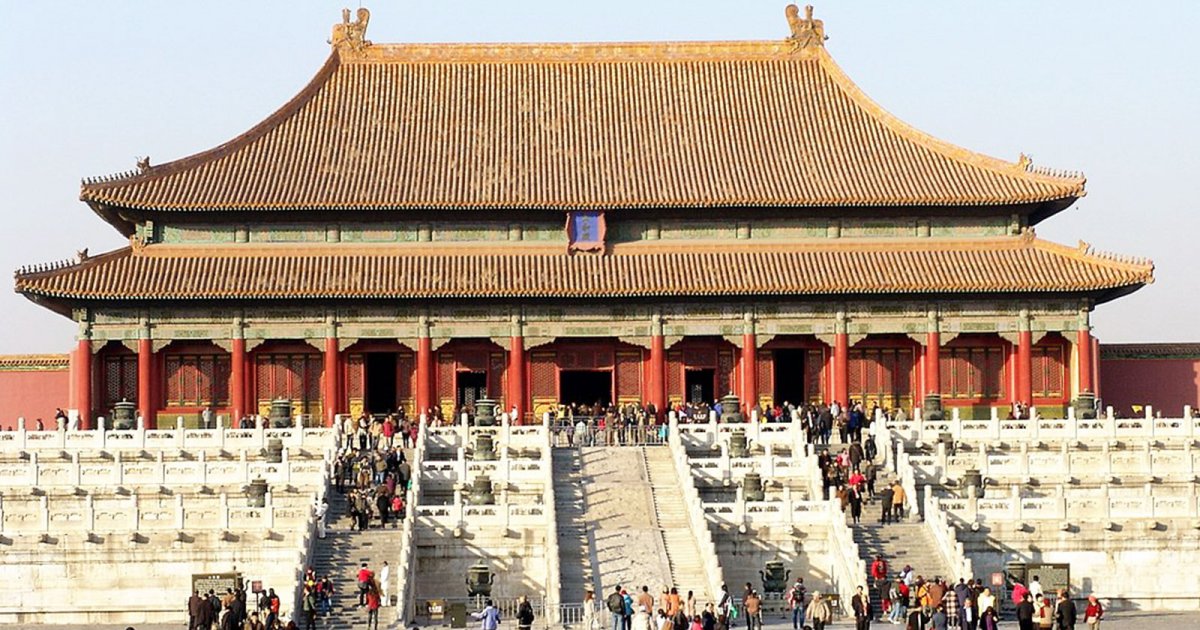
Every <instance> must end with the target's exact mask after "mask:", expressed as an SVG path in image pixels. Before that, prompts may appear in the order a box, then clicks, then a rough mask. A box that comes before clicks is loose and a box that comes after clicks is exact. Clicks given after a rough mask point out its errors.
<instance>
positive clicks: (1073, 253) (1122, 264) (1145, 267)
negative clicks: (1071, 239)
mask: <svg viewBox="0 0 1200 630" xmlns="http://www.w3.org/2000/svg"><path fill="white" fill-rule="evenodd" d="M1035 245H1036V247H1038V248H1039V249H1041V250H1043V251H1049V252H1052V253H1055V254H1060V255H1064V256H1068V257H1071V258H1074V259H1076V260H1083V261H1088V262H1102V263H1106V264H1108V265H1109V266H1111V267H1119V268H1122V269H1125V270H1128V271H1134V272H1141V273H1144V274H1146V275H1147V277H1148V280H1147V282H1149V283H1153V282H1154V276H1153V273H1154V261H1153V260H1152V259H1150V258H1146V257H1143V256H1131V255H1127V254H1117V253H1115V252H1110V251H1107V250H1097V249H1095V248H1093V247H1092V245H1091V243H1088V242H1087V241H1083V240H1081V241H1079V243H1078V244H1077V245H1076V246H1075V247H1071V246H1070V245H1066V244H1063V243H1056V242H1054V241H1047V240H1042V239H1040V238H1039V239H1036V240H1035Z"/></svg>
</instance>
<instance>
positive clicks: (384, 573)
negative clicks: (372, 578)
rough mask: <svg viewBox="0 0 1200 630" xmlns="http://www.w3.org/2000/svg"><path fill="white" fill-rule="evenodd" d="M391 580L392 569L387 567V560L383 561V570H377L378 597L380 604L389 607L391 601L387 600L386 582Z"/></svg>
mask: <svg viewBox="0 0 1200 630" xmlns="http://www.w3.org/2000/svg"><path fill="white" fill-rule="evenodd" d="M391 579H392V567H391V566H389V565H388V563H387V560H384V561H383V568H382V569H380V570H379V596H380V598H381V600H382V601H381V602H380V604H381V605H383V606H390V605H391V604H390V603H389V602H390V601H391V600H390V599H389V598H388V581H389V580H391Z"/></svg>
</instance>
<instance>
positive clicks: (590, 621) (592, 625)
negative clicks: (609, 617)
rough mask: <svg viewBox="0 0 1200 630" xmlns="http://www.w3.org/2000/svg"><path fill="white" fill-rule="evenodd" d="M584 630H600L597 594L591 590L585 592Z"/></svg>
mask: <svg viewBox="0 0 1200 630" xmlns="http://www.w3.org/2000/svg"><path fill="white" fill-rule="evenodd" d="M583 630H599V629H598V628H597V627H596V594H595V593H593V592H592V589H590V588H589V589H587V590H586V591H584V592H583Z"/></svg>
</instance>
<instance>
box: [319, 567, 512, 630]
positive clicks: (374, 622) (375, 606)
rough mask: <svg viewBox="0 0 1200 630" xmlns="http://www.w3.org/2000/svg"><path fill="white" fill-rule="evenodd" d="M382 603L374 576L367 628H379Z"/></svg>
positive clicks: (370, 589)
mask: <svg viewBox="0 0 1200 630" xmlns="http://www.w3.org/2000/svg"><path fill="white" fill-rule="evenodd" d="M380 603H381V601H380V596H379V583H378V582H376V581H375V580H374V578H372V579H371V580H370V581H369V582H368V583H367V630H379V604H380ZM497 614H498V613H497ZM314 630H315V629H314Z"/></svg>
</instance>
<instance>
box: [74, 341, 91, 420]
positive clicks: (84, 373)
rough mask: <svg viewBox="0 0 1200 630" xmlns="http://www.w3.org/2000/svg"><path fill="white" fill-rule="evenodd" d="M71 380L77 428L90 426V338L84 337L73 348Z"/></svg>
mask: <svg viewBox="0 0 1200 630" xmlns="http://www.w3.org/2000/svg"><path fill="white" fill-rule="evenodd" d="M72 367H73V368H74V369H73V370H72V371H71V372H72V374H71V381H72V382H73V383H74V385H75V405H74V406H75V408H76V409H78V410H79V428H81V429H91V428H92V340H91V338H89V337H84V338H82V339H80V340H79V343H78V344H77V345H76V348H75V365H73V366H72Z"/></svg>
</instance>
